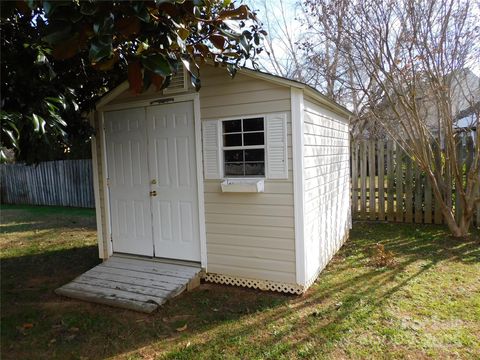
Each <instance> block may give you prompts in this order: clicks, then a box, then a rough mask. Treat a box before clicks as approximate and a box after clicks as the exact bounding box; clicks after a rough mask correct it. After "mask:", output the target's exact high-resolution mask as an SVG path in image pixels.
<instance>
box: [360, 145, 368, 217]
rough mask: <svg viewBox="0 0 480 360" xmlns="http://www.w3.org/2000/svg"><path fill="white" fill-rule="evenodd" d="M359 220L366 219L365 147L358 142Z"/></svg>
mask: <svg viewBox="0 0 480 360" xmlns="http://www.w3.org/2000/svg"><path fill="white" fill-rule="evenodd" d="M360 218H361V219H362V220H365V219H366V218H367V146H366V142H365V141H364V140H362V141H361V142H360Z"/></svg>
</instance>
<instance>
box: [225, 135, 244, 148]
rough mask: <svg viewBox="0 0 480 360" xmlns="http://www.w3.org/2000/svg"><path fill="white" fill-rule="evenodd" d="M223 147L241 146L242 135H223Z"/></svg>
mask: <svg viewBox="0 0 480 360" xmlns="http://www.w3.org/2000/svg"><path fill="white" fill-rule="evenodd" d="M223 146H242V134H232V135H223Z"/></svg>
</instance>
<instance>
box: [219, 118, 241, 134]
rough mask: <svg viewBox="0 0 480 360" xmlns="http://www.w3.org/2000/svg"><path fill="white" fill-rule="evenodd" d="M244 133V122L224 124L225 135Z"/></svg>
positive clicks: (232, 121) (231, 121) (226, 122)
mask: <svg viewBox="0 0 480 360" xmlns="http://www.w3.org/2000/svg"><path fill="white" fill-rule="evenodd" d="M240 131H242V120H229V121H224V122H223V133H224V134H225V133H231V132H240Z"/></svg>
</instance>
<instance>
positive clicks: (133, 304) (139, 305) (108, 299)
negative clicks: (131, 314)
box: [55, 287, 158, 314]
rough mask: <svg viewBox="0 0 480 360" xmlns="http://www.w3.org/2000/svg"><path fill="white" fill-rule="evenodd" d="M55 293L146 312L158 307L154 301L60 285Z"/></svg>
mask: <svg viewBox="0 0 480 360" xmlns="http://www.w3.org/2000/svg"><path fill="white" fill-rule="evenodd" d="M55 293H56V294H58V295H62V296H66V297H70V298H74V299H79V300H83V301H88V302H93V303H97V304H104V305H109V306H115V307H120V308H123V309H128V310H134V311H139V312H144V313H147V314H150V313H151V312H153V311H155V310H156V309H157V308H158V304H156V303H146V302H140V301H136V300H131V299H125V298H119V297H118V296H116V295H100V294H97V293H90V292H87V291H85V290H76V289H72V288H65V287H61V288H59V289H57V290H55Z"/></svg>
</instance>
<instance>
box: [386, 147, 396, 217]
mask: <svg viewBox="0 0 480 360" xmlns="http://www.w3.org/2000/svg"><path fill="white" fill-rule="evenodd" d="M394 182H395V175H394V171H393V142H392V141H391V140H389V141H388V142H387V220H388V221H394V220H395V212H394V191H395V184H394Z"/></svg>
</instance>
